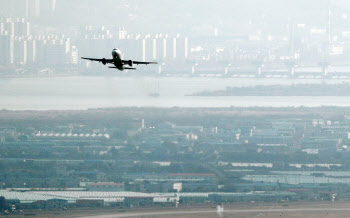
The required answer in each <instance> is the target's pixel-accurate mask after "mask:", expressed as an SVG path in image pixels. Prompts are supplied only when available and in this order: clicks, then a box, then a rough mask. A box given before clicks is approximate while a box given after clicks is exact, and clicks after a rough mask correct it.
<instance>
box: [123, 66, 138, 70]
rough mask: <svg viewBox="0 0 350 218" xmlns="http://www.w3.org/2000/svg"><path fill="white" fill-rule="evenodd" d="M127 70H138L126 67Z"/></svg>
mask: <svg viewBox="0 0 350 218" xmlns="http://www.w3.org/2000/svg"><path fill="white" fill-rule="evenodd" d="M124 69H125V70H136V68H134V67H124Z"/></svg>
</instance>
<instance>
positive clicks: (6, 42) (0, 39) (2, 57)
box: [0, 31, 11, 66]
mask: <svg viewBox="0 0 350 218" xmlns="http://www.w3.org/2000/svg"><path fill="white" fill-rule="evenodd" d="M10 47H11V36H10V34H8V32H7V31H4V32H3V34H2V35H0V50H1V52H0V65H3V66H6V65H9V64H10V63H11V59H10V57H11V48H10Z"/></svg>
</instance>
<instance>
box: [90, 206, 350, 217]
mask: <svg viewBox="0 0 350 218" xmlns="http://www.w3.org/2000/svg"><path fill="white" fill-rule="evenodd" d="M282 212H283V213H288V212H294V213H295V212H298V213H302V212H325V213H327V212H350V208H300V209H297V208H295V209H246V210H225V211H224V213H223V215H224V216H228V215H233V214H239V213H282ZM191 214H193V215H197V216H198V215H200V214H206V215H207V217H208V214H213V217H218V214H217V211H216V210H214V209H213V210H193V211H161V212H156V211H154V212H144V213H143V212H136V213H120V214H110V215H93V216H85V217H84V218H121V217H141V216H166V215H187V216H189V215H191Z"/></svg>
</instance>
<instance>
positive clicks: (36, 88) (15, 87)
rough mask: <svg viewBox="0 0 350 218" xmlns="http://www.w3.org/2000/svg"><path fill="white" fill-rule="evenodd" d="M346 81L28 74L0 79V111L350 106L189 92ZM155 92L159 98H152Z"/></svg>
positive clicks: (326, 100)
mask: <svg viewBox="0 0 350 218" xmlns="http://www.w3.org/2000/svg"><path fill="white" fill-rule="evenodd" d="M343 82H350V80H335V79H332V80H323V79H284V78H262V79H257V78H208V77H142V76H133V77H118V76H116V77H103V76H101V77H98V76H95V77H89V76H77V77H41V78H39V77H31V78H1V79H0V109H7V110H52V109H55V110H61V109H77V110H78V109H88V108H111V107H132V106H136V107H176V106H178V107H230V106H234V107H254V106H260V107H287V106H292V107H299V106H306V107H316V106H350V96H326V97H323V96H317V97H313V96H303V97H300V96H267V97H266V96H223V97H203V96H187V95H191V94H193V93H195V92H201V91H213V90H223V89H225V88H226V87H227V86H231V87H234V86H236V87H241V86H254V85H274V84H280V85H289V84H302V83H304V84H310V83H313V84H315V83H319V84H322V83H332V84H334V83H343ZM152 93H159V97H154V96H151V94H152Z"/></svg>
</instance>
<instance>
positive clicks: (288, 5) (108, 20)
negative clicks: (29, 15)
mask: <svg viewBox="0 0 350 218" xmlns="http://www.w3.org/2000/svg"><path fill="white" fill-rule="evenodd" d="M29 1H33V0H29ZM41 1H42V2H49V1H50V0H41ZM0 4H1V5H5V7H0V15H2V16H11V15H12V16H21V15H23V13H24V12H23V11H24V0H0ZM45 4H48V3H45ZM327 6H328V0H264V1H261V0H245V1H241V0H220V1H216V0H166V1H164V0H148V1H144V0H128V1H126V0H120V1H115V0H74V1H71V0H56V11H55V12H54V13H51V12H48V10H45V9H42V10H41V17H40V18H39V19H33V22H34V23H42V24H49V25H65V26H83V25H117V26H125V27H127V28H128V29H130V30H133V31H134V30H138V32H151V33H152V32H169V31H170V32H171V31H174V32H177V31H180V32H181V31H189V30H191V28H192V27H193V26H215V27H218V28H220V29H221V30H222V31H225V29H232V28H237V30H238V31H239V29H240V28H241V27H242V26H244V25H247V23H248V22H251V23H253V24H256V25H263V24H264V23H265V24H268V25H271V26H277V29H278V28H279V27H278V26H279V25H281V24H285V23H288V22H291V21H293V22H297V23H312V24H313V23H324V22H325V21H326V20H327V14H328V10H327ZM331 6H332V8H333V10H334V11H335V12H336V13H337V14H341V13H348V12H350V5H349V4H348V1H346V0H332V1H331ZM23 16H24V15H23Z"/></svg>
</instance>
